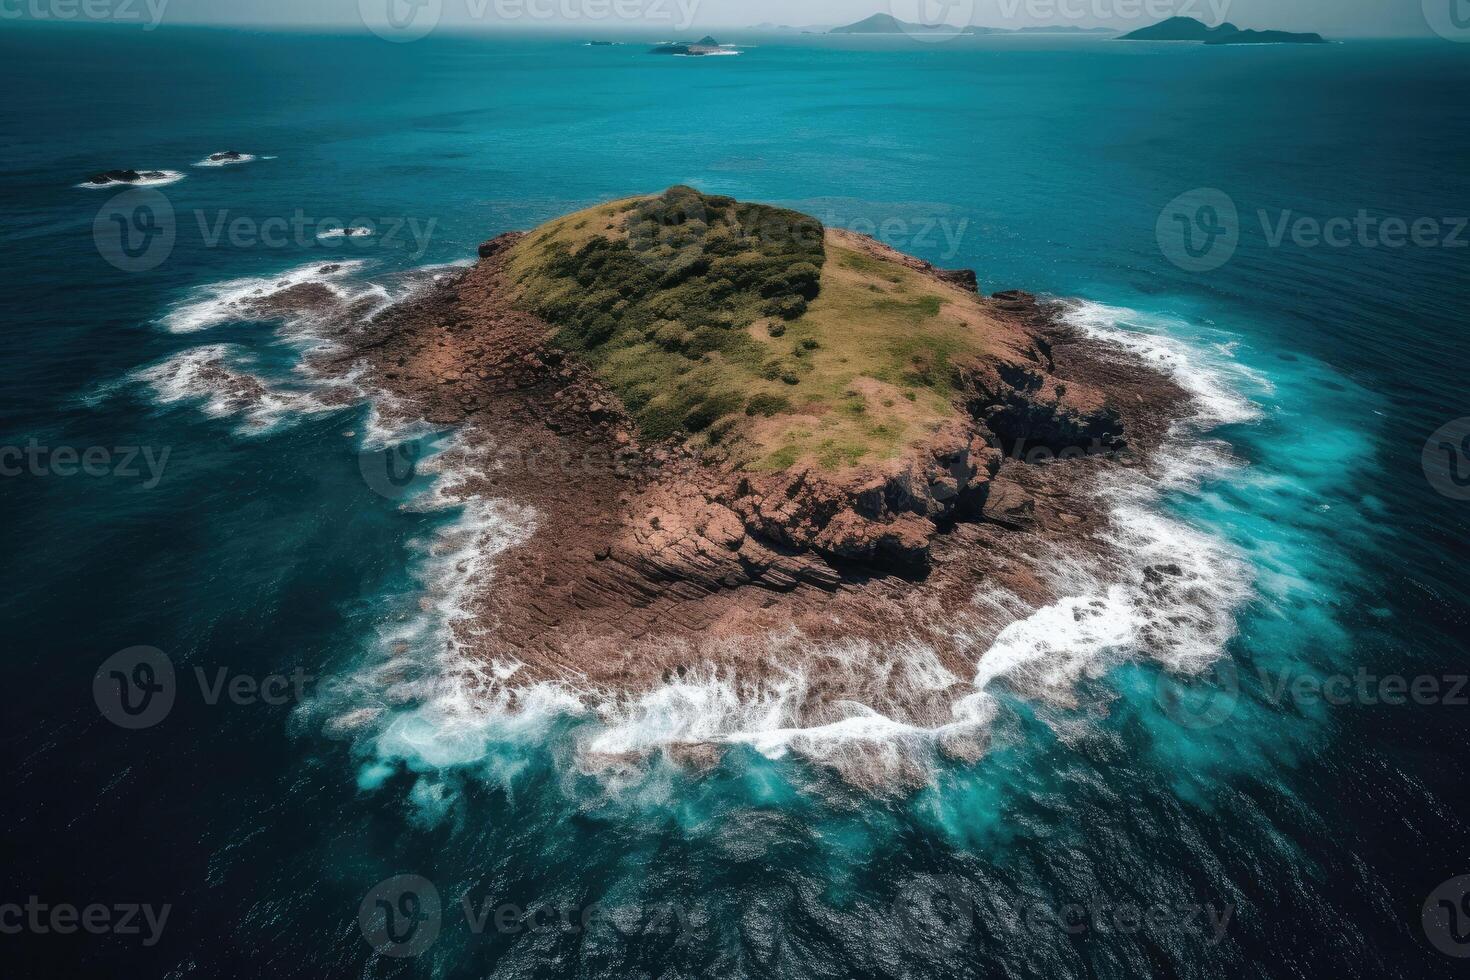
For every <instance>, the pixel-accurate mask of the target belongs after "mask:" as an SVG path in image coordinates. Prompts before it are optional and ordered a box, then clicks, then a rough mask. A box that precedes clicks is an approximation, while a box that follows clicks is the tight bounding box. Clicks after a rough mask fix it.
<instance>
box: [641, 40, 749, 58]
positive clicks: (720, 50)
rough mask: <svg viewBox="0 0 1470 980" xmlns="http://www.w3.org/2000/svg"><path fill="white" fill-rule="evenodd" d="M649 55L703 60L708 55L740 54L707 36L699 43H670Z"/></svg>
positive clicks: (650, 52) (656, 48) (660, 46)
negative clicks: (677, 56)
mask: <svg viewBox="0 0 1470 980" xmlns="http://www.w3.org/2000/svg"><path fill="white" fill-rule="evenodd" d="M649 54H664V55H680V56H683V57H691V58H702V57H705V56H708V55H720V54H739V52H738V51H733V50H731V49H729V48H726V47H724V46H723V45H721V44H720V42H719V41H716V40H715V39H714V38H712V37H710V36H709V35H705V36H704V37H703V38H701V39H700V40H698V41H694V42H688V41H670V42H668V43H665V44H660V45H658V46H656V47H654V48H653V49H652V50H651V51H649Z"/></svg>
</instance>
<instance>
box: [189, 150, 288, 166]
mask: <svg viewBox="0 0 1470 980" xmlns="http://www.w3.org/2000/svg"><path fill="white" fill-rule="evenodd" d="M214 155H215V154H210V156H209V157H205V158H204V159H203V160H200V161H199V162H198V163H196V164H194V166H196V167H233V166H237V165H239V164H242V163H251V162H253V161H254V160H256V159H257V158H256V156H255V155H254V154H252V153H242V154H240V155H239V156H238V157H236V158H233V159H232V158H226V159H222V160H212V159H210V157H212V156H214ZM266 159H267V160H272V159H274V157H266Z"/></svg>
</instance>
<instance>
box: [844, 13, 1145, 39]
mask: <svg viewBox="0 0 1470 980" xmlns="http://www.w3.org/2000/svg"><path fill="white" fill-rule="evenodd" d="M827 33H828V34H935V35H953V36H966V37H982V36H990V35H995V34H1116V33H1118V32H1117V31H1115V30H1113V29H1112V28H1110V27H1075V26H1071V25H1068V26H1057V27H1016V28H1011V27H981V26H979V25H974V24H971V25H967V26H964V27H958V26H952V25H949V24H933V25H931V24H913V23H910V22H908V21H903V20H899V19H898V18H897V17H894V16H893V15H892V14H874V15H873V16H871V17H869V18H867V19H866V20H860V21H858V22H857V23H856V24H848V25H847V26H846V27H834V28H832V29H831V30H829V31H828V32H827Z"/></svg>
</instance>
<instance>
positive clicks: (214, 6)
mask: <svg viewBox="0 0 1470 980" xmlns="http://www.w3.org/2000/svg"><path fill="white" fill-rule="evenodd" d="M30 2H32V3H34V2H36V0H30ZM132 2H134V3H137V4H139V5H140V6H141V5H143V4H144V3H145V0H132ZM146 2H149V3H151V4H153V5H157V4H158V3H159V2H160V0H146ZM163 2H166V3H167V7H166V14H165V17H164V20H163V23H164V25H167V24H169V23H212V24H253V25H265V24H281V25H307V24H334V25H341V26H343V27H348V28H351V27H360V26H361V25H362V23H363V17H364V14H363V13H362V12H361V11H364V10H366V11H367V12H368V13H367V16H369V17H370V18H380V17H381V16H383V15H382V14H381V13H379V12H380V11H384V10H385V9H386V7H387V6H388V4H389V3H394V4H406V3H415V2H416V3H420V4H428V5H431V6H432V5H439V8H440V13H439V23H440V24H442V25H445V26H451V25H463V26H466V27H484V28H497V27H501V28H504V27H536V26H540V27H553V26H558V25H561V26H568V27H578V28H584V29H595V28H600V29H602V30H612V29H618V28H625V29H638V30H643V29H653V30H655V32H656V33H657V32H659V30H660V29H661V28H664V27H668V26H671V25H673V26H678V27H680V28H681V29H682V28H683V27H685V26H688V27H692V28H700V27H709V28H713V27H720V26H740V27H745V26H749V25H753V24H757V23H760V22H763V21H771V22H775V23H780V24H792V25H797V26H805V25H811V24H844V23H850V22H852V21H856V20H861V19H862V18H864V17H867V16H869V15H871V14H874V13H879V12H883V13H892V14H894V15H895V16H897V17H899V18H901V19H904V20H911V21H917V20H921V19H928V20H931V21H932V20H935V19H941V18H940V16H939V15H938V14H937V13H934V12H935V11H940V10H943V9H946V8H945V7H943V6H942V5H944V4H948V8H947V9H948V10H949V11H950V14H949V16H948V17H944V18H942V19H945V20H947V21H949V22H951V23H954V22H960V21H968V22H969V23H973V24H984V25H989V26H994V27H1024V26H1029V25H1049V24H1074V25H1077V26H1080V27H1093V26H1115V27H1123V28H1129V29H1131V28H1133V27H1138V26H1143V25H1145V24H1149V23H1153V22H1154V21H1156V20H1161V19H1163V17H1165V16H1169V15H1171V14H1176V13H1179V14H1185V15H1188V16H1194V17H1197V18H1198V19H1200V20H1205V21H1209V22H1212V23H1213V22H1216V21H1218V20H1219V19H1221V18H1220V17H1219V14H1221V13H1223V14H1224V19H1227V20H1230V21H1232V22H1234V23H1235V24H1237V25H1239V26H1242V27H1255V28H1279V29H1283V30H1303V31H1305V30H1313V31H1319V32H1321V33H1323V34H1325V35H1328V36H1329V37H1330V36H1337V37H1348V36H1362V35H1375V36H1404V35H1426V34H1429V33H1430V31H1429V29H1428V27H1427V24H1426V21H1425V14H1424V5H1425V4H1426V3H1441V4H1455V3H1460V4H1463V3H1465V0H163ZM0 4H3V5H9V6H23V0H0ZM925 4H928V5H929V7H928V9H929V10H930V11H931V13H930V14H929V15H928V17H927V18H925V17H923V16H921V15H920V11H921V10H923V9H924V6H923V5H925ZM405 9H411V8H405ZM614 10H621V11H622V12H623V14H624V16H621V17H619V16H617V15H616V14H612V13H610V11H614ZM531 11H535V14H534V15H533V14H532V13H530V12H531ZM967 14H968V17H967V16H966V15H967Z"/></svg>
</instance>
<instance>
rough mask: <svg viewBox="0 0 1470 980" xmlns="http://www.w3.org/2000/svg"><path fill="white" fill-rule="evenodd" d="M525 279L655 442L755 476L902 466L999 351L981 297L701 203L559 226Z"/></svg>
mask: <svg viewBox="0 0 1470 980" xmlns="http://www.w3.org/2000/svg"><path fill="white" fill-rule="evenodd" d="M509 273H510V276H511V280H512V284H513V289H514V291H515V296H514V299H515V302H516V303H517V305H519V306H521V307H522V308H524V309H527V310H529V311H531V312H534V313H536V314H538V315H539V316H541V317H542V318H543V319H545V320H546V321H547V322H548V323H549V324H551V325H552V326H553V327H554V328H555V329H556V335H555V341H556V343H557V344H559V345H560V346H562V347H564V348H565V349H567V350H568V351H571V352H573V353H576V354H578V355H580V356H582V357H583V358H585V359H586V360H587V361H588V362H589V363H590V364H591V365H592V366H593V367H594V368H595V369H596V370H597V371H598V373H599V374H600V375H601V376H602V378H603V379H604V380H605V381H606V382H607V384H608V385H609V387H611V388H612V389H613V390H614V391H616V392H617V394H618V395H619V396H620V397H621V398H622V399H623V402H624V404H625V405H626V406H627V408H628V410H629V411H630V412H631V413H632V414H633V416H634V418H635V419H636V421H637V423H638V425H639V427H640V429H641V430H642V432H643V434H644V435H645V436H646V437H649V438H652V439H661V438H666V437H670V436H678V437H685V438H690V439H693V440H696V441H699V442H703V443H705V444H707V445H719V446H720V447H722V448H723V449H724V450H725V451H726V452H727V453H728V454H729V456H730V457H731V458H732V459H733V460H735V461H736V462H737V463H739V464H741V465H744V466H746V467H748V468H751V469H755V470H779V469H785V468H788V467H790V466H792V465H794V464H796V463H798V462H806V463H810V464H812V465H816V466H820V467H822V468H825V469H830V470H840V469H844V468H847V467H851V466H854V465H858V464H861V463H865V462H873V461H878V460H882V459H887V458H892V457H894V456H897V455H899V454H900V453H901V452H902V451H903V450H904V449H905V448H907V447H908V446H909V445H912V444H914V443H916V442H918V441H920V440H921V439H922V438H924V437H925V436H927V435H928V434H930V433H932V432H933V431H935V430H936V429H938V428H939V427H940V426H942V425H943V424H944V422H945V421H946V420H947V419H949V418H951V417H953V416H954V415H955V414H956V412H957V411H959V409H958V407H957V406H956V405H955V404H954V384H953V383H954V368H955V365H956V364H957V363H959V362H960V361H961V360H963V359H966V358H969V357H974V356H978V355H981V354H983V353H984V352H985V349H986V346H987V337H986V331H985V330H984V325H985V323H986V322H988V317H986V316H985V314H984V313H983V312H982V311H981V308H980V305H979V303H978V301H976V299H975V298H974V297H973V296H968V297H967V296H966V295H965V294H964V293H962V292H961V291H959V290H958V289H956V288H953V287H950V286H947V285H944V284H940V283H936V282H935V281H934V280H932V279H930V278H929V277H927V276H925V275H923V274H922V273H919V272H916V271H914V270H912V269H909V268H907V267H906V266H903V265H901V264H899V263H897V262H894V261H890V260H888V259H886V258H884V257H881V256H875V255H872V254H868V253H867V252H865V251H863V250H862V249H861V248H858V247H855V246H854V245H853V243H852V242H851V240H849V239H846V238H843V237H841V236H836V235H834V234H832V233H828V232H825V231H824V229H823V228H822V226H821V224H820V223H819V222H818V221H816V219H814V218H810V217H808V216H806V215H802V214H799V213H798V212H795V211H788V210H784V209H780V208H772V207H766V206H763V205H756V204H744V203H740V202H737V201H735V200H733V199H731V198H728V197H715V196H709V195H703V194H700V193H699V192H697V191H694V190H692V189H690V188H687V187H676V188H672V189H671V190H669V191H667V192H665V193H664V194H661V195H657V196H653V197H644V198H632V199H628V200H624V201H616V202H612V203H610V204H605V205H601V206H599V207H596V208H592V209H590V210H588V211H583V212H580V213H578V214H574V215H570V216H568V217H565V218H562V219H559V220H557V221H553V222H551V223H550V224H548V225H545V226H543V227H542V228H540V229H537V230H536V231H534V232H532V233H531V234H530V235H528V236H527V237H526V238H525V239H524V240H523V241H521V242H520V243H519V244H518V245H517V246H516V247H515V249H514V250H513V252H512V254H511V256H510V260H509ZM966 304H968V305H966ZM957 309H960V310H962V311H963V312H962V313H956V310H957Z"/></svg>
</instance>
